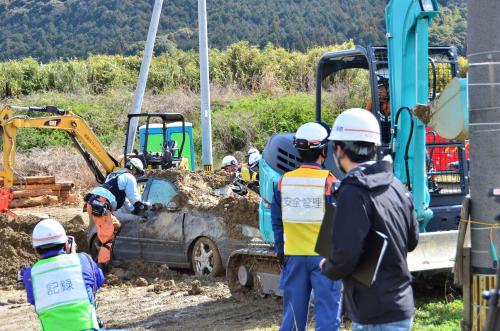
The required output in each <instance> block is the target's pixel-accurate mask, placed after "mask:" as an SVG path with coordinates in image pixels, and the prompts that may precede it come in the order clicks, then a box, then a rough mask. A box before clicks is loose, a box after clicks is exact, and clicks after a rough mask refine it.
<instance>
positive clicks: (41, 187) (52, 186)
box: [22, 182, 74, 191]
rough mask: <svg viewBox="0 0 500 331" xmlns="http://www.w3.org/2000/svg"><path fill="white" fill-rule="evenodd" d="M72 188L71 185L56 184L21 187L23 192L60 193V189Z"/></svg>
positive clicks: (67, 183)
mask: <svg viewBox="0 0 500 331" xmlns="http://www.w3.org/2000/svg"><path fill="white" fill-rule="evenodd" d="M73 186H74V184H73V183H70V182H66V183H57V184H39V185H25V186H23V187H22V189H23V190H33V191H34V190H52V191H61V190H62V189H63V190H64V189H66V190H68V189H71V188H72V187H73Z"/></svg>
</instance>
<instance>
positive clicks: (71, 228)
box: [0, 215, 87, 288]
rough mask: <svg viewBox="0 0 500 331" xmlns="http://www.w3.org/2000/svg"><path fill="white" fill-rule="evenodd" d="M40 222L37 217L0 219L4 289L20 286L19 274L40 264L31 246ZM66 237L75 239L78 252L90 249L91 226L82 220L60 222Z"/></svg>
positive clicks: (0, 265) (1, 283) (0, 281)
mask: <svg viewBox="0 0 500 331" xmlns="http://www.w3.org/2000/svg"><path fill="white" fill-rule="evenodd" d="M38 221H40V218H39V217H37V216H33V215H28V216H18V217H17V218H16V219H12V218H10V217H8V216H5V215H0V288H1V287H4V288H8V287H12V286H14V285H15V284H16V277H17V272H18V271H19V270H20V269H21V268H24V267H27V266H29V265H31V264H33V263H34V262H36V261H37V256H36V253H35V251H34V250H33V248H32V246H31V234H32V233H33V229H34V227H35V225H36V224H37V223H38ZM59 221H61V222H62V223H63V225H64V227H65V229H66V233H67V234H68V235H71V236H74V237H75V241H76V243H77V245H78V250H79V251H83V250H86V249H87V244H86V234H87V226H86V225H85V222H84V221H83V219H82V218H81V217H80V216H76V217H74V218H72V219H70V220H66V221H65V220H59Z"/></svg>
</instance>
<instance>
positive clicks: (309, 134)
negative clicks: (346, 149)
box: [293, 122, 328, 150]
mask: <svg viewBox="0 0 500 331" xmlns="http://www.w3.org/2000/svg"><path fill="white" fill-rule="evenodd" d="M327 138H328V131H326V129H325V127H323V126H322V125H321V124H319V123H315V122H309V123H306V124H303V125H301V126H300V127H299V128H298V130H297V132H296V133H295V137H294V138H293V144H294V146H295V148H297V149H299V150H309V149H323V148H325V147H326V144H327Z"/></svg>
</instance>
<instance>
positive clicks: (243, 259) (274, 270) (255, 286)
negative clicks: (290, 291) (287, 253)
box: [226, 245, 282, 298]
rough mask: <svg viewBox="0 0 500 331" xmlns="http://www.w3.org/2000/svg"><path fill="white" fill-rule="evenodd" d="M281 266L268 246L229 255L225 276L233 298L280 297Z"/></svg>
mask: <svg viewBox="0 0 500 331" xmlns="http://www.w3.org/2000/svg"><path fill="white" fill-rule="evenodd" d="M280 271H281V265H280V263H279V260H278V257H277V255H276V253H274V252H273V249H272V246H270V245H256V246H253V247H248V248H243V249H240V250H237V251H235V252H233V253H232V254H231V256H230V257H229V261H228V263H227V269H226V275H227V280H228V285H229V290H230V291H231V294H232V295H233V296H234V297H237V298H242V297H247V296H259V297H265V296H267V295H272V296H282V291H281V289H280V288H279V279H280Z"/></svg>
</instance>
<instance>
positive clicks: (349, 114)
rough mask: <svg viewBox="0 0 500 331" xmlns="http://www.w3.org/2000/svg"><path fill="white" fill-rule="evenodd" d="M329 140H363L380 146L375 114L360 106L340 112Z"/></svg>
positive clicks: (378, 128)
mask: <svg viewBox="0 0 500 331" xmlns="http://www.w3.org/2000/svg"><path fill="white" fill-rule="evenodd" d="M328 139H329V140H334V141H364V142H368V143H374V144H375V146H380V126H379V125H378V121H377V119H376V118H375V116H374V115H373V114H372V113H371V112H369V111H367V110H366V109H362V108H351V109H347V110H346V111H344V112H342V114H340V115H339V116H338V117H337V119H335V122H334V123H333V127H332V132H331V133H330V137H328Z"/></svg>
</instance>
